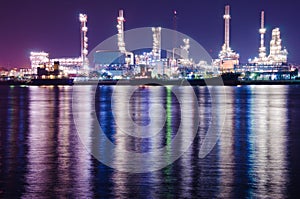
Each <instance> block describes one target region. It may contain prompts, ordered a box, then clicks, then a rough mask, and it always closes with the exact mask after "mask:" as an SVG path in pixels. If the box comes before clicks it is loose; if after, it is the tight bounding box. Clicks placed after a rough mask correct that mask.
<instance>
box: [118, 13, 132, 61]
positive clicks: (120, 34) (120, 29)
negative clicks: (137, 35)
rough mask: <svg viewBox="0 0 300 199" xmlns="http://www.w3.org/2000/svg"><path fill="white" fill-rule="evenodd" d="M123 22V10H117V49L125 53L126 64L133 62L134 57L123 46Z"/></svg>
mask: <svg viewBox="0 0 300 199" xmlns="http://www.w3.org/2000/svg"><path fill="white" fill-rule="evenodd" d="M124 22H125V18H124V15H123V10H119V16H118V18H117V23H118V24H117V29H118V50H119V51H120V52H121V53H122V54H124V55H125V62H126V63H127V64H131V65H132V64H133V63H134V61H133V59H134V57H133V53H132V52H128V51H127V50H126V47H125V39H124Z"/></svg>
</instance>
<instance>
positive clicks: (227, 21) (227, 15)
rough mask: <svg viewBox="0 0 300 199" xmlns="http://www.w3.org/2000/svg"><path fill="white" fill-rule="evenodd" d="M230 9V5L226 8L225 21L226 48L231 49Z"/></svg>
mask: <svg viewBox="0 0 300 199" xmlns="http://www.w3.org/2000/svg"><path fill="white" fill-rule="evenodd" d="M229 12H230V7H229V5H227V6H225V15H224V16H223V17H224V21H225V39H224V40H225V43H224V44H225V48H226V49H228V48H229V32H230V13H229Z"/></svg>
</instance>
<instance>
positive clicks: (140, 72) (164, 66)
mask: <svg viewBox="0 0 300 199" xmlns="http://www.w3.org/2000/svg"><path fill="white" fill-rule="evenodd" d="M175 14H176V13H175ZM223 19H224V44H223V45H222V47H221V51H220V53H219V56H218V58H216V59H212V60H211V63H208V62H207V61H204V60H200V61H199V62H197V63H196V61H195V60H194V59H193V58H192V57H190V54H189V53H190V52H189V51H190V45H191V44H190V39H189V38H184V39H182V41H180V42H181V44H182V45H180V46H175V47H174V48H173V49H162V39H163V38H162V28H161V27H152V29H151V30H152V41H153V42H152V49H151V50H148V51H144V52H130V51H128V50H127V49H126V43H125V37H126V35H125V33H126V32H125V30H124V22H125V18H124V11H123V10H119V14H118V16H117V23H116V28H117V39H116V41H115V42H116V44H117V47H118V49H116V50H111V49H100V50H97V51H95V52H93V55H91V56H88V55H89V53H88V52H89V51H88V37H87V33H88V27H87V22H88V17H87V15H86V14H79V22H80V34H81V41H80V42H81V55H80V56H78V57H71V58H50V55H49V53H47V52H31V54H30V61H31V69H30V70H26V75H27V77H28V76H29V77H30V78H49V77H51V78H62V77H67V78H74V79H76V80H80V79H83V78H85V79H86V78H93V79H131V78H164V79H180V78H185V79H189V78H194V79H195V78H196V79H197V78H199V79H201V78H202V79H203V78H208V77H217V76H220V75H222V74H227V73H235V74H239V76H240V78H241V79H243V80H283V79H295V78H297V76H298V70H297V69H296V68H295V67H294V66H292V65H289V64H288V58H287V56H288V51H287V50H286V49H285V48H282V40H281V35H280V29H279V28H275V29H273V30H272V32H271V34H272V39H271V41H270V45H269V49H270V52H269V53H268V52H267V48H266V46H265V34H267V33H268V32H267V30H266V28H265V13H264V11H262V12H261V24H260V29H259V34H260V42H258V44H259V48H258V56H257V57H254V58H253V59H249V60H248V63H246V64H241V63H240V61H239V58H240V55H239V54H238V53H237V52H236V51H234V50H233V49H232V48H231V47H230V20H231V15H230V6H229V5H226V6H225V13H224V16H223ZM163 51H165V53H163ZM88 57H89V58H90V59H91V57H92V59H93V60H90V59H89V58H88ZM116 58H117V59H116ZM41 71H42V72H41ZM53 71H55V72H53ZM23 73H24V71H23Z"/></svg>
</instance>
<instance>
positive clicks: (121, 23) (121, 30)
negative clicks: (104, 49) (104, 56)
mask: <svg viewBox="0 0 300 199" xmlns="http://www.w3.org/2000/svg"><path fill="white" fill-rule="evenodd" d="M117 21H118V24H117V29H118V47H119V51H120V52H121V53H126V48H125V41H124V21H125V19H124V16H123V10H119V16H118V18H117Z"/></svg>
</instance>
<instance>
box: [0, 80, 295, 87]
mask: <svg viewBox="0 0 300 199" xmlns="http://www.w3.org/2000/svg"><path fill="white" fill-rule="evenodd" d="M96 84H97V85H100V86H105V85H149V86H162V85H170V86H172V85H173V86H176V85H177V86H239V85H241V86H242V85H300V80H231V79H225V80H223V81H222V80H221V78H209V79H189V80H186V79H173V80H164V79H131V80H99V81H98V80H87V81H73V80H72V81H70V79H68V81H62V80H60V79H54V80H51V81H49V80H43V81H37V82H34V83H32V82H22V81H14V80H9V81H0V85H4V86H5V85H7V86H12V85H14V86H47V85H48V86H59V85H66V86H73V85H96Z"/></svg>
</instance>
